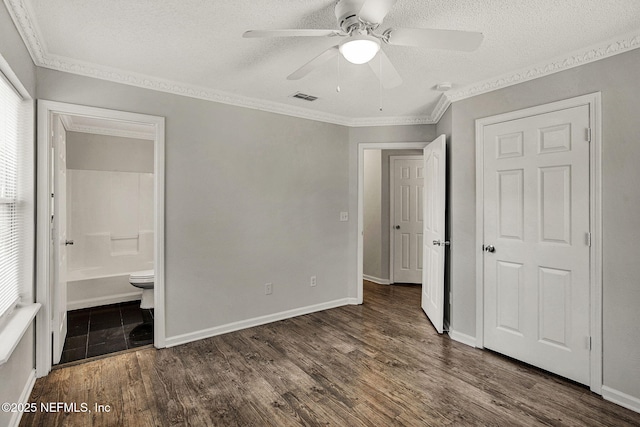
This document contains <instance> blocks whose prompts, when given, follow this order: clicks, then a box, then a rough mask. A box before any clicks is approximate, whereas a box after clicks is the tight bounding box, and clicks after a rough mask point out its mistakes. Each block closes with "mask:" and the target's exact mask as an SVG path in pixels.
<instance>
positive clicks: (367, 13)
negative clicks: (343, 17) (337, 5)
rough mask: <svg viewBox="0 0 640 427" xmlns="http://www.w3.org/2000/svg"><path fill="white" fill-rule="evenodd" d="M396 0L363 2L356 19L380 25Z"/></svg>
mask: <svg viewBox="0 0 640 427" xmlns="http://www.w3.org/2000/svg"><path fill="white" fill-rule="evenodd" d="M396 1H397V0H365V2H364V4H363V5H362V7H361V8H360V11H359V12H358V17H359V18H360V19H362V20H363V21H365V22H369V23H371V24H381V23H382V20H383V19H384V17H385V16H387V14H388V13H389V11H390V10H391V8H392V7H393V5H394V4H396Z"/></svg>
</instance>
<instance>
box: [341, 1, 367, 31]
mask: <svg viewBox="0 0 640 427" xmlns="http://www.w3.org/2000/svg"><path fill="white" fill-rule="evenodd" d="M361 7H362V0H360V1H358V0H340V1H339V2H338V3H337V4H336V9H335V12H336V19H337V20H338V26H339V27H340V28H341V29H342V31H344V32H345V33H348V32H349V29H350V28H351V27H353V26H354V25H358V26H359V25H360V19H359V18H358V11H359V10H360V8H361Z"/></svg>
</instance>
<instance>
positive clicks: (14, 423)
mask: <svg viewBox="0 0 640 427" xmlns="http://www.w3.org/2000/svg"><path fill="white" fill-rule="evenodd" d="M35 383H36V370H35V369H32V370H31V372H30V373H29V377H28V378H27V383H26V384H25V385H24V388H23V389H22V393H20V398H19V399H18V402H16V403H18V404H24V403H27V402H29V396H31V390H33V386H34V385H35ZM22 414H23V412H22V411H17V412H14V413H13V416H12V417H11V420H9V427H18V425H19V424H20V420H21V419H22Z"/></svg>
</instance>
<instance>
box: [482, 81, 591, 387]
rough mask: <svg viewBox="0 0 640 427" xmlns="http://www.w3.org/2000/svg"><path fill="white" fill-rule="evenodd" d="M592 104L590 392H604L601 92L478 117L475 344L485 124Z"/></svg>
mask: <svg viewBox="0 0 640 427" xmlns="http://www.w3.org/2000/svg"><path fill="white" fill-rule="evenodd" d="M584 105H588V106H589V123H590V126H591V142H590V144H589V145H590V146H589V215H590V218H591V221H590V230H589V232H590V233H591V250H590V255H589V265H590V266H589V270H590V271H589V276H590V308H589V311H590V312H589V327H590V334H591V351H590V381H589V382H590V384H589V387H590V389H591V391H593V392H594V393H597V394H602V163H601V159H602V112H601V111H602V110H601V108H602V107H601V93H600V92H595V93H591V94H587V95H582V96H578V97H575V98H570V99H565V100H562V101H557V102H552V103H549V104H544V105H539V106H536V107H532V108H526V109H522V110H517V111H511V112H508V113H505V114H499V115H496V116H491V117H486V118H482V119H478V120H476V147H475V149H476V247H477V252H476V347H478V348H484V262H483V259H484V258H483V256H484V252H483V251H482V250H481V248H482V245H483V242H484V206H483V205H484V203H483V202H484V127H485V126H489V125H492V124H496V123H501V122H505V121H509V120H517V119H522V118H526V117H530V116H535V115H540V114H545V113H551V112H554V111H559V110H565V109H568V108H573V107H579V106H584Z"/></svg>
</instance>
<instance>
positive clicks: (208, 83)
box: [6, 0, 640, 121]
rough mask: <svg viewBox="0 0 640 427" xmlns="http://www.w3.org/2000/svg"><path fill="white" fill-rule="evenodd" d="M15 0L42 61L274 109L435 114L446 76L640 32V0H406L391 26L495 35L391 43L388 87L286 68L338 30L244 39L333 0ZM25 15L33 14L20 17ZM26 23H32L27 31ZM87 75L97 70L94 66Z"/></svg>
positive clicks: (505, 70)
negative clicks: (471, 46)
mask: <svg viewBox="0 0 640 427" xmlns="http://www.w3.org/2000/svg"><path fill="white" fill-rule="evenodd" d="M6 2H7V4H8V5H9V6H10V9H13V12H12V14H13V16H14V20H17V21H19V22H17V23H18V26H19V27H21V31H22V32H23V37H25V38H27V39H28V38H29V37H31V39H30V40H29V43H30V50H31V51H32V55H34V51H36V50H39V53H38V52H36V53H35V55H36V56H38V55H40V56H43V57H45V59H46V58H48V59H49V60H47V61H41V62H43V63H42V64H39V65H44V66H49V67H50V68H59V69H65V70H67V71H72V72H80V73H83V72H82V71H78V69H77V67H76V68H75V71H74V67H70V66H69V65H68V64H72V65H73V64H82V65H84V66H86V67H89V68H91V69H92V70H95V69H99V70H100V69H104V70H109V71H110V72H111V75H110V76H111V77H107V78H111V79H112V80H113V79H114V77H113V71H114V70H115V71H117V72H127V73H131V74H132V75H135V76H138V77H140V76H143V77H145V76H148V77H153V78H156V79H158V80H159V81H164V82H172V83H178V84H181V85H185V86H187V87H191V88H199V89H203V90H207V91H213V92H214V93H218V94H222V96H225V97H230V98H233V97H241V98H243V99H245V101H246V100H247V99H248V100H249V102H248V103H249V104H250V103H251V102H254V101H255V103H256V105H261V103H263V104H264V105H267V106H271V107H272V108H266V109H272V110H274V111H277V110H278V109H279V107H278V106H282V110H283V111H286V109H287V108H289V107H293V108H296V107H301V108H305V109H310V110H313V111H316V112H318V114H320V115H321V114H327V115H329V116H331V117H336V116H337V117H343V118H345V120H346V121H349V120H353V119H368V120H371V121H375V119H376V118H383V117H384V118H407V119H408V118H413V119H416V118H420V117H422V118H427V117H432V113H433V109H434V108H435V106H436V104H437V102H438V100H439V98H440V96H441V92H437V91H436V90H435V89H434V86H435V85H436V84H437V83H439V82H443V81H449V82H452V83H453V90H452V91H453V92H455V91H456V90H460V89H463V88H469V87H472V86H473V85H474V84H478V83H479V82H485V81H488V80H490V79H492V78H497V77H499V76H505V75H508V74H509V73H510V72H516V71H519V70H523V69H525V70H526V69H528V68H533V67H536V66H538V65H540V64H543V65H544V64H545V63H547V62H548V61H551V60H555V59H558V58H566V57H567V56H570V55H572V54H573V53H574V52H577V51H580V50H581V49H585V48H588V47H591V46H598V45H599V44H602V43H605V42H611V41H612V40H614V41H615V40H616V37H622V36H624V35H629V34H631V35H633V34H634V32H637V34H640V1H638V0H535V1H534V0H526V1H525V0H458V1H451V0H399V1H398V2H397V3H396V5H395V6H394V8H393V9H392V10H391V12H390V13H389V14H388V15H387V17H386V18H385V20H384V22H383V24H382V25H381V28H382V29H385V28H388V27H407V28H439V29H455V30H470V31H480V32H482V33H484V36H485V38H484V42H483V43H482V45H481V46H480V48H479V49H478V50H477V51H475V52H472V53H464V52H450V51H440V50H429V49H423V48H414V47H400V46H383V49H384V50H385V52H386V53H387V55H388V56H389V58H390V59H391V61H392V62H393V63H394V64H395V66H396V68H397V69H398V71H399V73H400V75H401V76H402V78H403V80H404V83H403V84H402V85H401V86H400V87H397V88H394V89H389V90H380V88H379V83H378V80H377V79H376V77H375V76H374V74H373V73H372V71H371V70H370V69H369V67H368V66H366V65H359V66H358V65H352V64H349V63H347V62H346V61H345V60H343V59H342V60H341V61H340V75H339V76H338V60H336V59H334V60H332V61H330V62H329V63H327V64H325V65H324V66H322V67H321V68H319V69H317V70H315V71H313V72H312V73H311V74H309V75H308V76H307V77H305V78H304V79H302V80H299V81H288V80H287V79H286V76H287V75H288V74H290V73H291V72H293V71H294V70H296V69H297V68H298V67H299V66H301V65H302V64H304V63H306V62H307V61H309V60H310V59H312V58H313V57H315V56H316V55H318V54H319V53H320V52H322V51H323V50H324V49H326V48H327V47H329V46H332V45H334V44H336V40H335V39H331V38H317V39H315V38H314V39H312V38H295V39H244V38H242V33H243V32H244V31H245V30H248V29H279V28H327V29H334V28H335V29H337V24H336V20H335V16H334V6H335V3H336V2H335V1H333V0H313V1H309V0H307V1H304V0H259V1H255V0H254V1H238V0H216V1H205V0H164V1H155V0H135V1H131V0H126V1H125V0H112V1H99V0H6ZM16 11H17V12H16ZM20 14H24V15H26V18H27V21H25V18H24V17H23V18H22V20H21V19H19V17H18V18H16V15H20ZM25 22H26V23H28V24H30V25H31V28H30V29H29V28H27V30H25V28H26V27H28V25H25ZM25 31H31V32H32V34H31V36H25V34H24V33H25ZM34 40H35V42H34ZM636 42H637V40H636ZM29 43H28V44H29ZM38 43H39V44H40V45H39V46H38V45H37V44H38ZM633 47H634V48H635V47H638V46H637V43H636V44H635V45H634V46H633ZM40 59H41V60H42V58H40ZM56 60H59V61H62V62H63V63H64V66H57V65H56ZM374 60H375V59H374ZM36 62H38V61H36ZM85 74H93V75H98V76H99V73H96V72H95V71H92V72H87V73H85ZM125 74H126V73H125ZM103 77H104V76H103ZM118 77H119V76H118ZM120 80H123V81H126V76H125V77H124V78H121V79H120ZM338 84H339V85H340V87H341V91H340V92H337V91H336V86H337V85H338ZM298 91H300V92H304V93H307V94H311V95H314V96H317V97H318V98H319V99H318V100H317V101H315V102H313V103H308V102H306V101H302V100H298V99H293V98H290V95H292V94H294V93H295V92H298ZM216 96H217V95H216ZM209 97H211V96H209ZM214 98H215V97H214ZM245 103H247V102H245ZM380 106H382V111H380Z"/></svg>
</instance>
